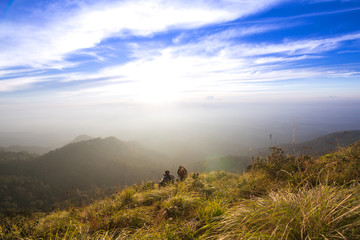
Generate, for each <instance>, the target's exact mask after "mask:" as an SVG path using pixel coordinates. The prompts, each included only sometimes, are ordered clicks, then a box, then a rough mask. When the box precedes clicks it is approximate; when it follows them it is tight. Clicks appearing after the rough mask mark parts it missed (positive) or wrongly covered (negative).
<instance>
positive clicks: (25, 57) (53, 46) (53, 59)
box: [0, 0, 280, 68]
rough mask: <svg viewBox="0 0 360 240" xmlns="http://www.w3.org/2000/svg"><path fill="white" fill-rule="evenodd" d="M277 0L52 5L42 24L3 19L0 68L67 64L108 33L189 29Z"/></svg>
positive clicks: (161, 0)
mask: <svg viewBox="0 0 360 240" xmlns="http://www.w3.org/2000/svg"><path fill="white" fill-rule="evenodd" d="M279 1H280V0H257V1H248V0H240V1H227V0H223V1H210V2H207V1H201V0H199V1H191V2H187V3H184V2H183V1H173V0H172V1H170V0H169V1H167V0H151V1H145V0H143V1H120V2H109V1H106V2H104V1H99V2H96V3H94V4H85V3H82V4H79V6H80V7H81V8H76V9H75V10H70V11H69V10H67V12H66V13H61V14H60V13H58V14H56V13H54V11H55V10H54V8H52V10H51V11H49V13H47V12H46V11H44V12H42V13H41V14H44V15H45V16H44V17H43V18H44V19H43V21H44V22H43V23H42V24H39V25H37V24H32V23H31V22H20V23H12V24H10V23H6V22H5V23H3V26H2V28H1V30H0V49H2V50H3V51H2V54H1V55H0V68H4V67H10V66H31V67H36V68H48V67H55V68H62V67H68V66H69V64H70V63H69V62H66V61H65V60H64V59H65V57H66V55H67V54H69V53H72V52H74V51H76V50H79V49H84V48H92V47H94V46H96V45H97V44H99V43H100V42H101V41H103V40H104V39H106V38H109V37H126V36H129V35H130V36H133V35H135V36H151V35H152V34H155V33H158V32H163V31H166V30H169V29H173V28H181V29H189V28H196V27H200V26H204V25H208V24H216V23H222V22H227V21H231V20H235V19H237V18H239V17H242V16H245V15H249V14H253V13H256V12H258V11H261V10H263V9H265V8H267V7H269V6H271V5H273V4H276V3H277V2H279ZM59 6H60V4H59V5H57V7H59ZM60 10H61V9H60ZM46 14H49V15H50V16H47V15H46Z"/></svg>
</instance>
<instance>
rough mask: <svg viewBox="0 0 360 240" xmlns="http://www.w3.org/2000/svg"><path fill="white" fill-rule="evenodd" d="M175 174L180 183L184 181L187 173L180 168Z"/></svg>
mask: <svg viewBox="0 0 360 240" xmlns="http://www.w3.org/2000/svg"><path fill="white" fill-rule="evenodd" d="M177 174H178V176H179V178H180V181H184V179H185V178H186V177H187V171H186V169H185V168H184V167H183V166H180V167H179V169H178V170H177Z"/></svg>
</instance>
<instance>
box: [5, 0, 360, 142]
mask: <svg viewBox="0 0 360 240" xmlns="http://www.w3.org/2000/svg"><path fill="white" fill-rule="evenodd" d="M359 22H360V1H358V0H296V1H295V0H192V1H187V0H182V1H179V0H171V1H167V0H147V1H142V0H139V1H114V0H96V1H95V0H61V1H57V0H53V1H51V0H33V1H27V0H1V1H0V112H1V116H0V133H2V135H3V136H5V135H6V137H7V138H8V139H9V136H10V135H11V134H12V133H27V134H35V133H36V134H40V133H41V134H43V135H46V134H50V135H51V134H52V135H51V136H52V138H56V136H60V135H62V136H65V135H66V137H68V136H75V135H77V134H83V133H86V134H89V135H96V136H106V135H116V136H119V137H120V138H125V139H136V140H137V139H150V138H151V139H154V138H158V139H160V138H163V139H166V137H164V136H173V138H177V139H185V137H184V136H187V137H188V138H189V137H191V138H194V136H199V135H201V136H206V137H204V139H205V138H207V139H208V138H213V139H214V138H216V139H220V138H222V139H225V140H224V142H226V143H228V142H229V141H230V142H231V141H233V140H234V139H237V141H240V140H239V139H241V141H245V140H244V138H245V137H244V136H250V135H253V136H256V137H255V138H260V136H261V137H263V138H264V139H265V136H266V138H267V137H268V135H269V133H274V134H273V135H274V138H275V137H276V133H278V136H279V142H286V141H287V138H289V134H292V133H293V129H294V128H296V129H298V130H297V131H298V132H297V134H298V136H299V140H300V139H306V138H310V137H313V136H316V135H317V134H318V135H320V134H323V133H330V132H332V131H336V130H349V129H360V124H359V122H360V107H359V105H360V104H359V103H360V24H359ZM249 129H250V130H251V131H250V130H249ZM247 130H248V131H247ZM205 133H206V134H205ZM239 135H241V136H242V138H237V137H235V136H239ZM174 136H177V137H174ZM181 136H182V137H181ZM4 138H5V137H4ZM64 138H65V137H64ZM195 138H196V137H195ZM255 138H254V139H255ZM13 139H15V137H13ZM199 139H200V138H199ZM17 140H18V139H17ZM199 141H200V140H199ZM254 141H255V140H254ZM148 142H149V141H148ZM1 143H2V142H1V141H0V144H1ZM6 143H7V142H6V141H4V142H3V144H6ZM33 143H34V144H35V141H34V142H33ZM9 144H10V142H9ZM11 144H14V141H13V142H12V143H11ZM26 144H31V141H30V140H29V141H28V142H26ZM42 144H46V143H45V142H42ZM242 144H244V143H242ZM244 145H246V144H244Z"/></svg>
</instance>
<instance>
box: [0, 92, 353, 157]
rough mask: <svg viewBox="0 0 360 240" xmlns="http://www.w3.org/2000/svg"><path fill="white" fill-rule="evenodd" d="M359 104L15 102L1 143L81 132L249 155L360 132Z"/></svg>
mask: <svg viewBox="0 0 360 240" xmlns="http://www.w3.org/2000/svg"><path fill="white" fill-rule="evenodd" d="M359 103H360V101H349V100H347V101H345V100H333V99H327V100H321V101H320V100H318V101H307V102H306V101H303V102H299V101H297V102H296V101H292V102H289V101H288V102H279V101H277V102H276V101H269V102H267V103H264V102H222V101H216V100H215V99H207V100H206V101H200V102H191V103H190V102H182V103H169V104H139V103H126V104H125V103H111V104H109V103H108V104H88V105H86V104H74V105H66V106H65V105H64V106H54V105H42V104H39V105H37V106H35V105H31V106H30V105H29V106H27V105H24V104H22V105H15V106H12V107H11V108H4V106H3V107H2V108H3V109H2V112H3V113H4V114H2V116H1V129H0V132H1V136H0V146H10V145H26V146H29V145H30V146H46V147H50V148H57V147H61V146H62V145H64V144H67V143H69V142H71V141H72V140H73V139H74V138H75V137H76V136H77V135H80V134H87V135H90V136H93V137H108V136H115V137H117V138H119V139H121V140H125V141H136V142H139V143H141V144H142V145H144V146H145V147H148V148H150V149H153V150H156V151H159V152H162V153H165V154H168V155H170V156H175V157H178V158H181V157H183V158H189V159H192V158H204V157H213V156H222V155H228V154H233V155H244V154H248V153H251V151H254V149H255V151H256V149H257V148H262V147H268V146H270V138H269V135H270V134H272V144H285V143H290V142H291V141H292V139H293V138H294V139H295V141H296V142H297V143H300V142H302V141H306V140H310V139H313V138H315V137H319V136H321V135H325V134H328V133H332V132H336V131H345V130H354V129H360V104H359Z"/></svg>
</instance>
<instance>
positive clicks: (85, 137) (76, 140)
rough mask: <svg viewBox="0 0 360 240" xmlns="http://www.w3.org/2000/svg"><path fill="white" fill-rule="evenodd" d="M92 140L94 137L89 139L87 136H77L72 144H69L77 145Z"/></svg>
mask: <svg viewBox="0 0 360 240" xmlns="http://www.w3.org/2000/svg"><path fill="white" fill-rule="evenodd" d="M92 139H94V137H91V136H89V135H86V134H82V135H79V136H77V137H76V138H75V139H74V140H73V141H72V142H70V143H77V142H83V141H88V140H92Z"/></svg>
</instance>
